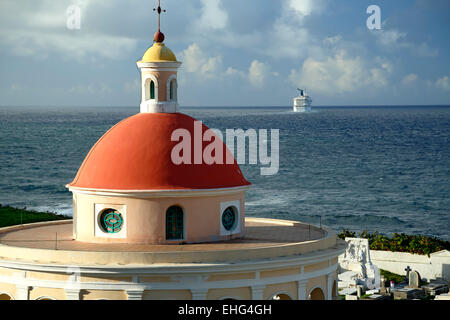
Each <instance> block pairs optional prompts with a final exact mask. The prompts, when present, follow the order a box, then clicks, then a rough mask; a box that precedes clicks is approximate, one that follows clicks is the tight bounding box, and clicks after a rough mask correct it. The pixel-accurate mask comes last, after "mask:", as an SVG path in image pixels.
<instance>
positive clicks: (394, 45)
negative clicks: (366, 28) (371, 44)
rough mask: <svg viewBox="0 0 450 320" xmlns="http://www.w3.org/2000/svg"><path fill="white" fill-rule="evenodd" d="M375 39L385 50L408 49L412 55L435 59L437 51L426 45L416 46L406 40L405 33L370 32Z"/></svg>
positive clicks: (392, 31)
mask: <svg viewBox="0 0 450 320" xmlns="http://www.w3.org/2000/svg"><path fill="white" fill-rule="evenodd" d="M372 34H374V35H375V36H376V37H377V42H378V44H380V45H381V46H382V47H384V48H385V49H386V50H390V51H392V50H397V49H408V50H410V51H411V52H412V53H413V54H414V55H416V56H419V57H429V58H433V57H437V56H438V55H439V50H438V49H435V48H431V47H430V46H429V45H428V43H426V42H422V43H420V44H416V43H413V42H410V41H408V40H407V35H408V34H407V33H406V32H401V31H399V30H396V29H392V30H375V31H372Z"/></svg>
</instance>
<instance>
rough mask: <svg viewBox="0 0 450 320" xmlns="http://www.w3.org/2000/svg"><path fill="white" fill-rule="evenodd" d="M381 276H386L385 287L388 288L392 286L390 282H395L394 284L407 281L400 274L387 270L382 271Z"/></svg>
mask: <svg viewBox="0 0 450 320" xmlns="http://www.w3.org/2000/svg"><path fill="white" fill-rule="evenodd" d="M380 275H381V276H384V279H385V282H384V285H385V286H386V287H389V286H390V282H391V281H394V283H400V282H404V281H405V276H402V275H400V274H396V273H392V272H389V271H387V270H383V269H380Z"/></svg>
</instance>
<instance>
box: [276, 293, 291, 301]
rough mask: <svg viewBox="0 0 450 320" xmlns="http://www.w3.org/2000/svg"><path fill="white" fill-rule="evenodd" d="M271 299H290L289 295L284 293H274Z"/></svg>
mask: <svg viewBox="0 0 450 320" xmlns="http://www.w3.org/2000/svg"><path fill="white" fill-rule="evenodd" d="M271 300H292V299H291V297H290V296H289V295H287V294H285V293H280V294H275V295H274V296H273V297H272V298H271Z"/></svg>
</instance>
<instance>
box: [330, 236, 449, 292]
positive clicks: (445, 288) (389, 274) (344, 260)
mask: <svg viewBox="0 0 450 320" xmlns="http://www.w3.org/2000/svg"><path fill="white" fill-rule="evenodd" d="M345 241H346V243H347V249H346V251H345V253H343V254H342V255H340V256H339V269H338V280H339V281H338V291H339V293H338V296H339V297H340V298H341V299H343V300H450V296H449V293H448V292H449V280H450V279H449V277H448V266H449V265H450V255H449V251H448V250H446V249H444V250H441V251H439V252H438V255H439V256H440V257H441V258H442V259H441V260H440V261H439V262H438V263H435V266H434V269H436V270H437V269H439V268H440V269H441V271H440V273H439V272H434V273H429V272H428V273H427V272H424V273H422V274H421V273H420V272H419V271H418V270H415V269H414V268H411V266H410V265H414V262H415V261H412V262H413V263H411V264H408V261H407V259H404V257H405V256H404V254H405V253H403V252H402V253H401V254H402V255H401V256H402V257H403V260H402V259H398V260H399V261H391V262H395V263H392V264H391V265H394V270H395V271H397V272H398V270H399V266H398V265H400V264H403V265H404V269H403V270H402V271H401V272H402V275H399V274H396V273H394V272H393V271H392V266H389V265H386V264H385V265H383V266H387V267H388V268H389V269H391V270H383V269H380V267H379V265H378V264H377V263H376V261H375V260H373V259H372V257H371V251H370V247H369V240H368V239H366V238H351V237H345ZM388 254H392V255H394V254H395V253H394V252H388ZM406 254H408V255H411V254H410V253H406ZM412 256H418V255H416V254H415V255H412ZM419 258H421V257H419ZM391 260H394V259H392V257H391ZM416 260H417V257H416ZM430 261H431V260H430ZM436 266H438V267H436ZM428 269H430V270H432V269H433V267H432V264H428ZM423 270H426V269H423ZM424 274H426V276H424Z"/></svg>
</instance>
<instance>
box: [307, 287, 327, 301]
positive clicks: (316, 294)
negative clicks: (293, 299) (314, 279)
mask: <svg viewBox="0 0 450 320" xmlns="http://www.w3.org/2000/svg"><path fill="white" fill-rule="evenodd" d="M309 300H325V295H324V294H323V291H322V289H320V288H315V289H314V290H313V291H311V293H310V294H309Z"/></svg>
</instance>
